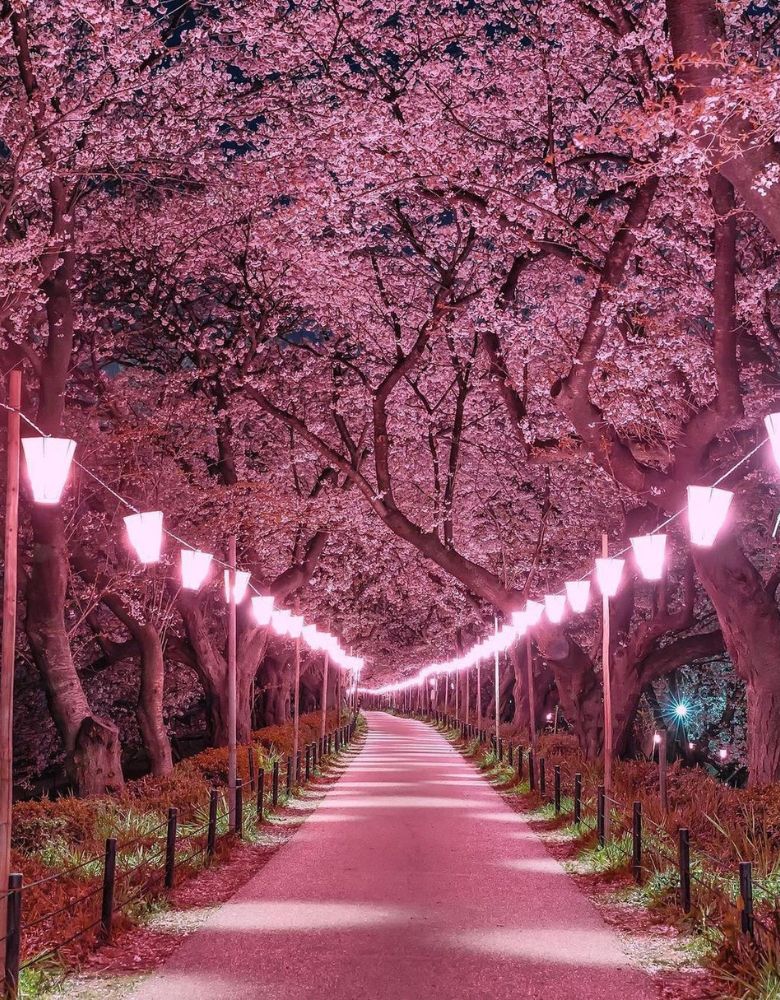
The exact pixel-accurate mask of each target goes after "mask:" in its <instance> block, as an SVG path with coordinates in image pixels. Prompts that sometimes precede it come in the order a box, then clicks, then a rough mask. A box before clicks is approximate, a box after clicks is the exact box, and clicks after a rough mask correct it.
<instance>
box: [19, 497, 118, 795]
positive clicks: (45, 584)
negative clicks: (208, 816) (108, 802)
mask: <svg viewBox="0 0 780 1000" xmlns="http://www.w3.org/2000/svg"><path fill="white" fill-rule="evenodd" d="M32 525H33V552H32V565H31V567H30V577H29V580H28V584H27V615H26V619H25V631H26V633H27V639H28V641H29V643H30V649H31V652H32V656H33V659H34V660H35V665H36V667H37V668H38V670H39V671H40V674H41V678H42V679H43V684H44V688H45V690H46V700H47V702H48V705H49V711H50V712H51V714H52V718H53V719H54V722H55V724H56V726H57V729H58V731H59V733H60V737H61V738H62V742H63V744H64V747H65V754H66V767H67V769H68V773H69V775H70V777H71V780H72V781H73V783H74V785H75V787H76V791H77V793H78V794H79V795H91V794H99V793H102V792H110V791H116V790H118V789H121V788H122V787H123V785H124V778H123V776H122V762H121V754H120V745H119V731H118V729H117V727H116V726H115V725H114V724H113V723H112V722H109V721H108V720H107V719H101V718H99V717H97V716H95V715H93V713H92V710H91V709H90V707H89V702H88V701H87V696H86V694H85V693H84V688H83V687H82V685H81V681H80V679H79V676H78V674H77V672H76V667H75V665H74V663H73V657H72V655H71V650H70V644H69V642H68V633H67V630H66V628H65V615H64V607H65V594H66V589H67V583H68V554H67V548H66V543H65V532H64V530H63V525H62V515H61V514H60V511H59V510H58V509H44V508H41V507H36V508H34V509H33V511H32Z"/></svg>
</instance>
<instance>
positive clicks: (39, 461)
mask: <svg viewBox="0 0 780 1000" xmlns="http://www.w3.org/2000/svg"><path fill="white" fill-rule="evenodd" d="M22 448H24V458H25V461H26V463H27V474H28V475H29V477H30V486H31V487H32V494H33V499H34V500H35V502H36V503H46V504H54V503H59V500H60V497H61V496H62V491H63V489H64V488H65V480H66V479H67V478H68V473H69V472H70V465H71V462H72V461H73V452H74V451H75V450H76V442H75V441H71V440H70V438H51V437H34V438H22Z"/></svg>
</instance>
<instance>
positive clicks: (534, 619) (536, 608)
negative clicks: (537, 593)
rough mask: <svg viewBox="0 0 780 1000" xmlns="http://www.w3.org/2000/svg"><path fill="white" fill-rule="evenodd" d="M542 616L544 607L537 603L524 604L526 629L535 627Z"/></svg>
mask: <svg viewBox="0 0 780 1000" xmlns="http://www.w3.org/2000/svg"><path fill="white" fill-rule="evenodd" d="M543 614H544V605H543V604H542V603H540V602H539V601H526V602H525V618H526V623H527V626H528V628H533V627H534V625H537V624H538V623H539V621H540V619H541V617H542V615H543Z"/></svg>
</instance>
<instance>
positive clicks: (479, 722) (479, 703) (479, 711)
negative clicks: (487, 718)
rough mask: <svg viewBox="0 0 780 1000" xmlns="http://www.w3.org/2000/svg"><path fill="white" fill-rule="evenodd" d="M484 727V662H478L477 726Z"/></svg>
mask: <svg viewBox="0 0 780 1000" xmlns="http://www.w3.org/2000/svg"><path fill="white" fill-rule="evenodd" d="M481 725H482V661H481V660H477V726H481Z"/></svg>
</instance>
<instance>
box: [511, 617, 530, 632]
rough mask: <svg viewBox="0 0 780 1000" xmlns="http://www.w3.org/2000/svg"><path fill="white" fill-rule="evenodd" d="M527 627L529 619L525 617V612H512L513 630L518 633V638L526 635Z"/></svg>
mask: <svg viewBox="0 0 780 1000" xmlns="http://www.w3.org/2000/svg"><path fill="white" fill-rule="evenodd" d="M526 626H527V619H526V616H525V611H513V612H512V628H513V629H514V630H515V632H516V633H517V635H518V637H520V636H521V635H525V630H526Z"/></svg>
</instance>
